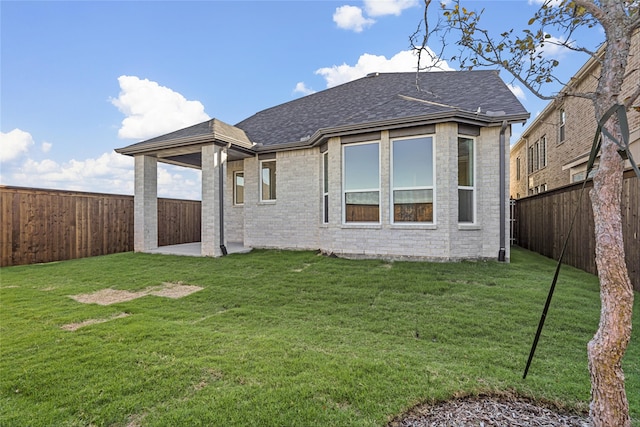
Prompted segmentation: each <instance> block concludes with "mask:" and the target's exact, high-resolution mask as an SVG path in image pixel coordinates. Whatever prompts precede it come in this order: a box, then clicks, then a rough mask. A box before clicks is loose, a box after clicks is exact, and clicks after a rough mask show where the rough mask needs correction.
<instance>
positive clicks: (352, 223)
mask: <svg viewBox="0 0 640 427" xmlns="http://www.w3.org/2000/svg"><path fill="white" fill-rule="evenodd" d="M528 117H529V114H528V113H527V112H526V111H525V109H524V108H523V106H522V105H521V104H520V102H519V101H518V100H517V98H516V97H515V96H514V95H513V94H512V93H511V91H510V90H509V89H508V88H507V86H506V85H505V84H504V82H503V81H502V80H501V79H500V77H499V75H498V72H497V71H460V72H431V73H419V74H416V73H388V74H387V73H384V74H382V73H380V74H379V73H372V74H370V75H368V76H367V77H364V78H361V79H359V80H355V81H352V82H349V83H346V84H343V85H340V86H337V87H334V88H331V89H327V90H324V91H321V92H318V93H315V94H312V95H308V96H305V97H303V98H299V99H296V100H294V101H291V102H287V103H285V104H282V105H278V106H276V107H273V108H270V109H267V110H264V111H261V112H259V113H257V114H255V115H253V116H251V117H249V118H248V119H246V120H243V121H241V122H240V123H238V124H236V125H235V126H232V125H229V124H226V123H224V122H221V121H220V120H217V119H212V120H209V121H207V122H204V123H200V124H197V125H195V126H191V127H188V128H185V129H181V130H178V131H176V132H172V133H169V134H166V135H162V136H159V137H157V138H153V139H150V140H147V141H143V142H140V143H137V144H133V145H130V146H128V147H124V148H120V149H118V150H116V151H117V152H118V153H122V154H127V155H131V156H134V157H135V204H136V207H135V250H136V251H148V250H152V249H154V248H155V247H157V218H156V205H155V203H156V198H157V169H156V168H157V162H158V161H160V162H166V163H171V164H175V165H182V166H186V167H192V168H198V169H202V243H201V251H202V255H206V256H219V255H221V254H224V253H225V251H226V245H227V242H229V243H230V242H242V243H243V244H244V245H245V246H248V247H253V248H282V249H320V250H321V251H322V252H324V253H331V254H336V255H339V256H344V257H356V258H359V257H367V258H386V259H429V260H460V259H504V260H508V259H509V245H508V241H507V243H505V234H506V235H507V236H508V216H506V215H505V210H506V211H507V212H508V210H507V209H508V188H507V186H508V183H509V171H508V168H507V166H506V162H507V161H506V156H508V154H509V152H508V150H509V137H510V131H511V127H510V124H511V123H521V122H524V121H526V119H527V118H528ZM501 150H502V153H501ZM501 154H502V155H501Z"/></svg>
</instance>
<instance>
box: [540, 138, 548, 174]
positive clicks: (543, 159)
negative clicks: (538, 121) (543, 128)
mask: <svg viewBox="0 0 640 427" xmlns="http://www.w3.org/2000/svg"><path fill="white" fill-rule="evenodd" d="M545 167H547V136H546V135H542V136H541V137H540V140H539V145H538V169H542V168H545Z"/></svg>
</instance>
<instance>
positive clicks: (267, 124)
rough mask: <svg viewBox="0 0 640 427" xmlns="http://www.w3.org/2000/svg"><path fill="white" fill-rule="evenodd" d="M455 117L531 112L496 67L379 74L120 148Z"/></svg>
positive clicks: (278, 137) (264, 142)
mask: <svg viewBox="0 0 640 427" xmlns="http://www.w3.org/2000/svg"><path fill="white" fill-rule="evenodd" d="M491 112H493V113H497V114H492V113H491ZM455 117H458V118H460V117H466V118H471V119H473V121H475V122H477V123H496V122H498V123H499V122H501V121H502V120H512V121H524V120H526V119H527V118H528V117H529V114H528V113H527V111H526V110H525V109H524V107H523V106H522V104H520V102H519V101H518V99H517V98H516V97H515V95H514V94H513V93H512V92H511V91H510V90H509V88H508V87H507V85H506V84H505V83H504V82H503V81H502V80H501V79H500V76H499V75H498V72H497V71H492V70H481V71H441V72H440V71H439V72H429V73H427V72H425V73H419V74H416V73H414V72H410V73H373V74H372V75H369V76H367V77H363V78H361V79H358V80H354V81H351V82H349V83H345V84H342V85H340V86H336V87H333V88H330V89H326V90H323V91H321V92H316V93H314V94H312V95H307V96H305V97H302V98H298V99H295V100H293V101H290V102H287V103H284V104H281V105H277V106H275V107H272V108H268V109H266V110H263V111H260V112H258V113H256V114H254V115H253V116H251V117H249V118H247V119H245V120H243V121H241V122H239V123H238V124H236V125H235V127H234V126H231V125H228V124H226V123H224V122H221V121H220V120H217V119H211V120H208V121H206V122H203V123H199V124H197V125H193V126H190V127H187V128H184V129H180V130H177V131H175V132H171V133H168V134H166V135H161V136H158V137H156V138H152V139H149V140H147V141H143V142H139V143H137V144H133V145H130V146H128V147H124V148H120V149H118V150H116V151H118V152H120V153H123V154H134V153H139V152H143V151H145V150H149V151H151V150H152V149H159V148H168V147H175V146H184V145H189V144H198V143H202V142H205V141H208V142H211V141H213V140H214V139H216V140H219V141H222V142H232V143H234V145H237V146H239V147H242V148H243V149H246V150H252V148H251V146H252V144H259V145H258V147H255V148H259V149H261V148H269V147H272V146H275V145H278V146H281V145H284V146H285V147H286V146H287V144H291V145H294V144H295V145H299V144H301V143H302V142H305V141H309V143H312V142H313V141H312V140H310V138H311V137H318V136H319V135H320V136H322V134H323V133H324V134H327V133H331V131H335V130H336V129H347V128H348V129H350V130H354V129H355V130H360V129H366V128H370V127H372V126H374V125H377V124H380V123H389V122H393V123H402V122H403V121H410V120H415V119H417V118H418V119H430V118H434V119H437V118H455ZM282 148H284V147H282Z"/></svg>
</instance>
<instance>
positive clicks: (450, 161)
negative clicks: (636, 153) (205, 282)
mask: <svg viewBox="0 0 640 427" xmlns="http://www.w3.org/2000/svg"><path fill="white" fill-rule="evenodd" d="M499 133H500V128H499V127H494V128H484V129H482V131H481V133H480V135H479V136H477V137H476V138H475V140H476V149H475V152H476V200H477V206H476V214H477V218H478V220H477V223H476V224H473V225H459V224H458V188H457V179H458V163H457V161H458V160H457V138H458V127H457V125H456V124H454V123H449V124H439V125H437V126H436V132H435V134H433V137H434V147H435V157H436V172H435V173H436V190H435V218H436V221H435V224H424V225H400V224H391V220H390V209H391V194H390V193H391V189H390V160H391V159H390V147H391V139H390V136H389V132H388V131H382V132H381V133H380V135H379V136H380V138H379V139H375V140H377V141H379V143H380V160H381V162H380V173H381V188H380V213H381V223H380V224H366V225H363V224H343V221H342V142H341V140H340V138H337V137H336V138H331V139H330V140H329V142H328V148H327V149H328V156H329V223H328V224H322V193H321V192H322V153H321V152H320V149H319V148H313V149H304V150H296V151H286V152H278V153H277V156H276V164H277V196H276V200H275V201H274V202H271V201H270V202H261V201H260V200H259V187H258V183H259V167H260V164H259V159H258V158H255V157H253V158H247V159H245V160H244V161H242V162H238V163H230V164H229V166H228V168H227V177H228V180H229V182H232V177H233V174H232V171H234V170H239V169H240V168H241V166H240V165H241V164H242V168H243V170H244V176H245V203H244V207H243V208H242V210H243V211H244V213H243V215H244V239H243V240H244V242H245V244H246V245H247V246H251V247H255V248H293V249H322V250H323V251H325V252H327V253H335V254H339V255H341V256H348V257H356V258H359V257H384V258H394V259H432V260H457V259H466V258H472V259H485V258H489V259H491V258H493V259H495V258H497V256H498V250H499V235H500V223H499V167H498V166H499V150H498V147H499V144H498V139H499ZM506 139H507V141H508V140H509V134H508V131H507V135H506ZM505 150H508V147H505ZM506 154H508V153H506ZM508 175H509V174H508V171H507V180H508ZM227 200H229V201H231V193H229V190H228V196H227ZM230 209H231V212H236V211H237V210H238V209H239V208H238V207H235V208H231V207H230ZM505 209H506V204H505ZM507 212H508V210H507ZM239 217H240V216H238V218H239ZM229 220H230V219H228V218H227V221H229ZM232 221H237V218H235V219H233V220H232ZM227 223H228V224H229V222H227ZM502 226H503V227H505V230H506V228H507V222H506V221H505V223H504V224H502ZM227 229H228V230H229V231H228V232H227V233H228V236H229V237H228V241H232V239H231V237H230V236H231V235H236V234H238V233H239V228H238V227H237V224H236V223H235V222H234V224H233V225H230V226H228V227H227ZM506 250H507V258H508V257H509V252H508V251H509V248H508V245H507V248H506Z"/></svg>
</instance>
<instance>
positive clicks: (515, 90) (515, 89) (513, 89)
mask: <svg viewBox="0 0 640 427" xmlns="http://www.w3.org/2000/svg"><path fill="white" fill-rule="evenodd" d="M507 87H508V88H509V90H510V91H511V92H513V94H514V95H515V96H516V98H518V99H519V100H520V101H525V100H526V99H527V95H526V94H525V93H524V90H522V87H520V86H518V85H514V84H511V83H507Z"/></svg>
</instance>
